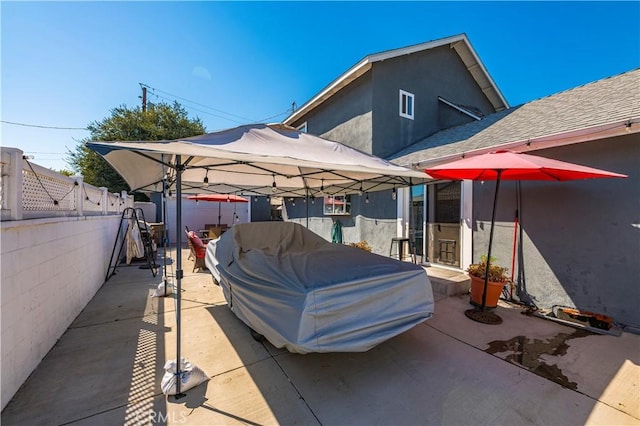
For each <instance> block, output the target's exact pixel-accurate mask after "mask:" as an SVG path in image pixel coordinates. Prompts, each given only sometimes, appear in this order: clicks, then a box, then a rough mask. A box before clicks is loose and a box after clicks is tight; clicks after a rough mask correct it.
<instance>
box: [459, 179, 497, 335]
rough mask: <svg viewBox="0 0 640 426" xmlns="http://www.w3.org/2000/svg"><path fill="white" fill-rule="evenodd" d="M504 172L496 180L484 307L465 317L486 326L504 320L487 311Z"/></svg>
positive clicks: (483, 297)
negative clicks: (494, 230)
mask: <svg viewBox="0 0 640 426" xmlns="http://www.w3.org/2000/svg"><path fill="white" fill-rule="evenodd" d="M501 175H502V170H500V169H499V170H498V178H497V179H496V192H495V194H494V196H493V211H492V212H491V229H490V231H489V248H488V249H487V269H486V271H485V274H484V290H483V292H482V306H481V307H480V309H479V310H478V309H469V310H468V311H466V312H465V315H466V316H467V317H468V318H470V319H472V320H474V321H477V322H481V323H484V324H501V323H502V318H500V317H499V316H498V315H496V314H495V313H493V312H488V311H486V307H487V287H488V286H489V284H488V283H489V268H490V267H491V246H492V245H493V228H494V227H495V222H496V207H497V205H498V191H499V190H500V177H501Z"/></svg>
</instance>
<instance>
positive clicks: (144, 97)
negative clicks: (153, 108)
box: [142, 86, 147, 112]
mask: <svg viewBox="0 0 640 426" xmlns="http://www.w3.org/2000/svg"><path fill="white" fill-rule="evenodd" d="M146 110H147V88H146V87H144V86H142V112H145V111H146Z"/></svg>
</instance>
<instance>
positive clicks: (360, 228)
mask: <svg viewBox="0 0 640 426" xmlns="http://www.w3.org/2000/svg"><path fill="white" fill-rule="evenodd" d="M295 204H296V205H295V206H293V205H292V203H291V201H289V200H286V201H285V205H284V209H285V214H286V219H285V220H288V221H292V222H297V223H300V224H302V225H303V226H306V224H307V219H306V218H307V215H306V212H307V204H306V203H304V202H303V200H302V199H300V198H298V199H296V203H295ZM308 209H309V229H310V230H311V231H313V232H315V233H316V234H318V235H320V236H321V237H323V238H324V239H326V240H328V241H331V235H332V234H331V232H332V228H333V223H334V221H340V223H341V224H342V235H343V242H344V243H345V244H348V243H355V242H359V241H362V240H365V241H367V243H368V244H369V245H370V246H371V248H372V251H373V252H374V253H377V254H381V255H383V256H388V255H389V247H390V243H391V238H392V237H395V236H396V229H397V225H396V221H397V219H396V217H397V216H396V210H397V208H396V202H395V201H394V200H392V198H391V192H390V191H380V192H375V193H371V194H369V203H365V196H357V195H352V196H351V215H348V216H325V215H323V212H322V201H321V200H316V201H315V203H314V204H311V203H309V205H308Z"/></svg>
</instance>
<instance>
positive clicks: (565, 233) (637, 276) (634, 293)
mask: <svg viewBox="0 0 640 426" xmlns="http://www.w3.org/2000/svg"><path fill="white" fill-rule="evenodd" d="M533 154H535V155H540V156H545V157H549V158H554V159H558V160H562V161H568V162H572V163H577V164H582V165H586V166H590V167H596V168H600V169H605V170H610V171H614V172H618V173H623V174H627V175H628V176H629V177H628V178H627V179H590V180H581V181H569V182H534V181H525V182H521V210H520V220H521V227H522V230H523V245H522V249H523V257H524V262H523V263H522V266H518V265H516V271H515V272H516V274H515V276H516V277H517V276H518V274H517V272H518V270H519V268H522V267H524V274H525V280H524V282H525V283H526V290H527V292H528V294H529V295H530V296H531V297H532V298H533V300H534V302H535V303H536V305H538V306H539V307H541V308H551V307H552V306H553V305H565V306H575V307H577V308H579V309H583V310H587V311H591V312H597V313H603V314H606V315H609V316H612V317H613V318H614V320H616V321H618V322H621V323H623V324H627V325H640V309H638V304H639V303H640V262H639V257H638V256H639V253H640V197H639V190H638V188H640V136H638V135H629V136H625V137H620V138H616V139H608V140H604V141H597V142H586V143H581V144H576V145H569V146H565V147H560V148H553V149H547V150H543V151H537V152H535V153H533ZM494 187H495V182H485V183H479V182H478V183H476V184H475V185H474V195H473V197H474V210H473V219H474V221H473V232H474V237H473V243H474V247H473V253H474V255H473V256H474V261H475V260H477V259H478V258H479V257H480V255H481V254H484V253H486V251H487V245H488V235H489V226H490V220H491V216H490V214H491V203H492V200H493V190H494ZM515 188H516V183H515V182H503V183H502V184H501V187H500V194H499V205H498V214H497V217H496V222H497V226H496V231H495V234H494V242H493V256H495V257H496V258H497V260H498V263H501V264H502V266H508V267H510V266H511V259H512V255H511V253H512V249H513V239H514V238H513V234H514V224H513V221H514V215H515V210H516V192H515Z"/></svg>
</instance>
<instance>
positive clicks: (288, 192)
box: [86, 124, 428, 394]
mask: <svg viewBox="0 0 640 426" xmlns="http://www.w3.org/2000/svg"><path fill="white" fill-rule="evenodd" d="M86 146H87V147H88V148H90V149H92V150H94V151H96V152H97V153H98V154H100V155H102V157H103V158H104V159H105V160H106V161H107V162H108V163H109V164H110V165H111V166H112V167H113V168H114V169H116V171H117V172H118V173H120V175H121V176H122V177H123V178H124V180H125V181H126V182H127V183H128V184H129V186H130V187H131V189H132V191H148V192H163V191H164V189H163V184H166V185H167V186H166V189H171V188H172V187H174V188H175V190H176V196H177V198H178V200H181V194H182V193H183V192H186V193H204V192H207V191H210V192H214V193H218V194H231V193H234V194H238V195H270V196H271V195H273V196H280V197H305V196H311V197H314V196H322V195H336V194H352V193H358V192H369V191H380V190H385V189H392V188H395V187H403V186H410V185H415V184H418V183H420V182H422V181H425V180H426V179H428V176H427V175H426V174H425V173H424V172H422V171H415V170H410V169H407V168H404V167H400V166H396V165H394V164H392V163H390V162H388V161H385V160H382V159H380V158H378V157H375V156H373V155H369V154H365V153H363V152H360V151H358V150H355V149H353V148H349V147H347V146H345V145H342V144H340V143H337V142H333V141H329V140H327V139H323V138H320V137H318V136H313V135H310V134H307V133H303V132H300V131H297V130H295V129H293V128H291V127H288V126H284V125H280V124H252V125H246V126H240V127H236V128H233V129H229V130H223V131H220V132H215V133H208V134H205V135H200V136H194V137H190V138H184V139H177V140H169V141H153V142H141V141H139V142H88V143H87V144H86ZM176 225H177V226H176V240H175V243H176V246H177V251H178V253H177V259H176V269H177V271H176V292H175V295H176V296H175V298H176V325H177V327H176V334H177V338H176V359H181V353H180V346H181V312H180V311H181V308H180V305H181V299H182V297H181V292H182V290H181V282H182V255H181V249H182V237H183V236H182V231H181V229H182V208H181V203H180V202H178V203H177V204H176ZM177 374H180V372H177ZM180 391H181V390H180V381H177V389H176V393H177V394H181V392H180Z"/></svg>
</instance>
